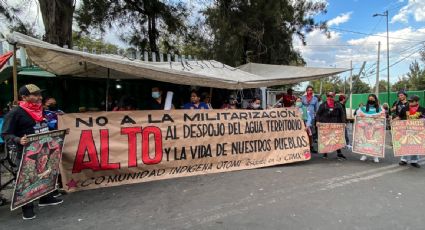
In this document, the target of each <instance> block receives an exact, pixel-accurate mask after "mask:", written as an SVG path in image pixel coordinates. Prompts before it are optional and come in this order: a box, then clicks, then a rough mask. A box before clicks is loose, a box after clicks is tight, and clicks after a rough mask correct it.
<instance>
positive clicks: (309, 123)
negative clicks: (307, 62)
mask: <svg viewBox="0 0 425 230" xmlns="http://www.w3.org/2000/svg"><path fill="white" fill-rule="evenodd" d="M151 90H152V91H151V98H150V100H149V101H148V104H147V108H146V109H148V110H164V109H165V108H166V107H167V105H166V97H165V93H164V91H163V90H162V89H161V88H160V87H157V86H155V87H153V88H152V89H151ZM41 92H42V90H41V89H40V88H39V87H37V86H36V85H34V84H28V85H25V86H22V87H21V88H20V89H19V96H20V99H21V100H20V101H19V103H18V104H16V105H14V106H13V105H10V106H9V107H8V109H7V110H5V111H4V113H5V114H6V115H5V116H4V124H3V127H2V130H1V136H2V137H3V138H4V139H5V142H7V143H10V144H14V145H15V146H16V147H17V149H18V153H19V152H20V153H21V154H18V158H20V157H22V148H23V146H25V145H26V144H27V143H28V138H27V135H30V134H34V133H43V132H47V131H50V130H55V129H58V124H57V123H58V116H60V115H62V114H64V112H63V111H61V110H60V109H59V108H58V106H57V102H56V100H55V98H52V97H46V98H44V100H43V97H42V96H41ZM407 96H408V95H407V94H406V93H405V92H403V91H401V92H399V94H398V100H397V101H396V102H394V104H393V105H392V107H391V108H389V105H388V104H384V105H382V106H381V105H380V103H379V100H378V98H377V96H376V95H374V94H370V95H369V97H368V100H367V102H365V105H364V104H360V105H359V107H358V108H357V109H356V110H355V112H354V115H355V116H379V117H385V118H387V119H400V120H406V119H423V118H425V108H423V107H421V106H419V103H418V102H419V97H418V96H416V95H413V96H411V97H410V98H409V99H407ZM346 99H347V97H346V96H345V95H343V94H342V95H339V97H338V100H336V95H335V93H334V92H328V93H326V100H325V101H323V102H322V98H321V96H317V95H315V94H314V88H313V87H312V86H308V87H307V88H306V91H305V93H304V94H303V95H302V96H300V97H297V96H295V95H294V94H293V90H292V89H288V90H287V92H286V93H285V94H283V95H281V97H280V99H279V100H278V103H277V104H276V105H274V106H271V107H275V108H276V107H277V108H279V107H294V108H296V109H298V110H299V112H300V114H301V118H302V120H303V121H304V123H305V127H306V132H307V134H308V137H309V142H310V151H311V152H312V153H317V151H316V150H315V149H314V147H313V146H314V143H315V142H317V136H318V135H317V128H316V127H317V125H318V124H320V123H346V122H347V112H346V106H345V103H346ZM170 101H171V100H170ZM241 104H242V102H240V103H239V102H238V100H237V98H236V97H235V96H234V95H230V96H229V97H228V99H226V100H225V101H224V102H223V104H222V106H221V107H220V109H240V108H241ZM101 106H103V108H104V109H106V110H107V111H128V110H135V109H136V100H135V98H133V97H131V96H128V95H125V96H123V97H121V99H120V100H119V101H116V100H114V99H113V98H112V97H111V96H108V100H106V101H104V102H102V104H101ZM168 107H169V109H174V105H172V104H171V105H169V106H168ZM182 108H183V109H193V110H199V109H213V107H212V105H211V95H210V94H209V93H207V92H203V93H200V92H198V91H196V90H193V91H191V94H190V98H188V101H187V103H185V104H184V105H183V106H182ZM269 108H270V107H269ZM246 109H249V110H262V109H264V108H262V100H261V98H260V97H255V98H253V99H252V100H250V101H249V103H248V105H247V106H246ZM83 110H84V109H83V108H80V111H81V112H83ZM388 123H389V122H388ZM345 139H346V144H347V148H348V149H350V148H351V145H350V139H349V137H348V131H347V130H345ZM336 152H337V158H338V159H339V160H345V159H346V157H345V156H344V155H343V154H342V151H341V150H337V151H336ZM328 154H329V153H323V155H322V157H323V158H328ZM360 160H361V161H365V160H367V156H366V155H362V156H361V158H360ZM373 160H374V162H376V163H378V162H379V159H378V158H377V157H374V158H373ZM408 163H410V164H411V165H412V166H414V167H417V168H419V167H420V165H419V164H418V156H417V155H413V156H408V157H402V158H401V161H400V163H399V164H400V165H407V164H408ZM59 183H60V180H59ZM59 187H60V185H59ZM59 195H60V193H58V192H57V191H55V192H54V193H51V194H48V195H46V196H44V197H41V198H40V199H39V202H38V205H39V206H49V205H57V204H60V203H62V202H63V201H62V200H61V199H59V198H58V196H59ZM4 202H5V199H3V198H1V195H0V205H1V204H3V203H4ZM22 213H23V214H22V215H23V219H25V220H27V219H33V218H35V213H34V205H33V203H29V204H27V205H25V206H23V207H22Z"/></svg>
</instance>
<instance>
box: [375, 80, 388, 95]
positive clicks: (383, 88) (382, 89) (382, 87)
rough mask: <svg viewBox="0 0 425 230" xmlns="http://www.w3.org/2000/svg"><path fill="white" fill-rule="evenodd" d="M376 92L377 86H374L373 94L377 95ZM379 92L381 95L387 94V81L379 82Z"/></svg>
mask: <svg viewBox="0 0 425 230" xmlns="http://www.w3.org/2000/svg"><path fill="white" fill-rule="evenodd" d="M390 87H391V86H390ZM375 90H376V85H375V86H373V88H372V92H373V93H375ZM379 92H380V93H382V92H387V81H385V80H380V81H379Z"/></svg>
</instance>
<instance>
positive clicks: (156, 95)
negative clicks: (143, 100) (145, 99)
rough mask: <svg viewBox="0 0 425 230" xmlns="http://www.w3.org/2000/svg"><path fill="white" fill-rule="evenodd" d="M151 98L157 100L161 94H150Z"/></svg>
mask: <svg viewBox="0 0 425 230" xmlns="http://www.w3.org/2000/svg"><path fill="white" fill-rule="evenodd" d="M152 97H153V98H154V99H158V98H159V97H161V94H160V93H159V92H152Z"/></svg>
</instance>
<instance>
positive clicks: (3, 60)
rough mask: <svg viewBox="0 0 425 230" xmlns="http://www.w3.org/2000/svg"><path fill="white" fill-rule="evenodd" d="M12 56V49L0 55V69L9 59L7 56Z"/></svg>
mask: <svg viewBox="0 0 425 230" xmlns="http://www.w3.org/2000/svg"><path fill="white" fill-rule="evenodd" d="M12 56H13V51H9V52H7V53H5V54H3V55H2V56H0V70H1V68H3V66H4V65H5V64H6V62H7V61H9V58H11V57H12Z"/></svg>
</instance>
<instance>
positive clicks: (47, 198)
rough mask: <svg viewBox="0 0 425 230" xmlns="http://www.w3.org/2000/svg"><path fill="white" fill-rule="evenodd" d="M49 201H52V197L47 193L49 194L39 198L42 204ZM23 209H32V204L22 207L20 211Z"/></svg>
mask: <svg viewBox="0 0 425 230" xmlns="http://www.w3.org/2000/svg"><path fill="white" fill-rule="evenodd" d="M51 199H53V195H52V193H49V194H47V195H45V196H43V197H41V198H40V201H41V202H43V201H48V200H51ZM25 209H27V210H28V209H34V202H31V203H28V204H26V205H24V206H22V211H24V210H25Z"/></svg>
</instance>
